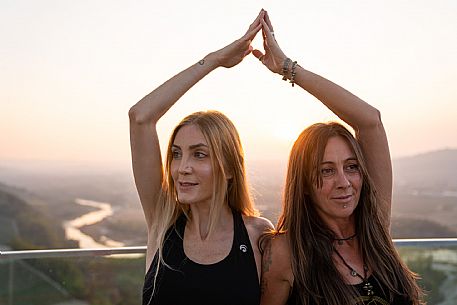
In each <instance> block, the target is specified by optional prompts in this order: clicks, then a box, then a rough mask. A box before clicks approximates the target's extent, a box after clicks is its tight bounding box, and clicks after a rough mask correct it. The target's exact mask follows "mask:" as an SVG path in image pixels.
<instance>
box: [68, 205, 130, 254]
mask: <svg viewBox="0 0 457 305" xmlns="http://www.w3.org/2000/svg"><path fill="white" fill-rule="evenodd" d="M75 202H76V203H77V204H79V205H85V206H91V207H95V208H98V209H99V210H97V211H93V212H89V213H87V214H84V215H82V216H80V217H77V218H75V219H73V220H69V221H66V222H64V229H65V235H66V237H67V239H73V240H77V241H78V242H79V247H80V248H106V247H122V246H124V244H123V243H121V242H118V241H115V240H112V239H109V238H107V237H105V236H103V237H102V240H103V241H102V242H103V243H99V242H96V241H95V240H94V239H93V238H92V237H90V236H89V235H87V234H84V233H83V232H81V230H80V229H81V228H82V227H84V226H87V225H92V224H96V223H98V222H100V221H102V220H103V219H105V218H106V217H109V216H111V215H113V209H112V207H111V205H110V204H109V203H105V202H97V201H93V200H85V199H79V198H78V199H75Z"/></svg>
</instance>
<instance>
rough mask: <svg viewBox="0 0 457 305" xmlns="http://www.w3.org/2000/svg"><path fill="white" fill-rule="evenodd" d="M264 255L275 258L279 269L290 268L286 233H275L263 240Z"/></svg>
mask: <svg viewBox="0 0 457 305" xmlns="http://www.w3.org/2000/svg"><path fill="white" fill-rule="evenodd" d="M264 251H265V252H264V255H265V256H267V257H268V256H269V257H270V258H271V259H274V260H275V264H276V266H277V267H278V268H279V269H283V268H285V269H290V265H291V261H290V244H289V240H288V238H287V235H286V234H284V233H282V234H277V235H274V236H269V237H268V239H266V240H265V249H264Z"/></svg>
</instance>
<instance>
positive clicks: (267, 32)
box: [252, 11, 287, 74]
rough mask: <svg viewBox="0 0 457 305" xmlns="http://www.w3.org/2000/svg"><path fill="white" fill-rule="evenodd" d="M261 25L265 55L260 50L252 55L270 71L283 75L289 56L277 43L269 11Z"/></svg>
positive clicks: (254, 51)
mask: <svg viewBox="0 0 457 305" xmlns="http://www.w3.org/2000/svg"><path fill="white" fill-rule="evenodd" d="M260 23H261V24H262V35H263V48H264V51H265V54H264V53H262V51H260V50H253V51H252V55H254V56H255V57H257V58H258V59H259V60H260V62H262V64H264V65H265V66H266V67H267V68H268V69H269V70H270V71H272V72H274V73H278V74H282V66H283V64H284V60H285V59H286V58H287V56H286V55H285V54H284V52H283V51H282V50H281V48H280V47H279V44H278V42H277V41H276V38H275V36H274V31H273V25H272V24H271V21H270V17H269V16H268V12H267V11H265V15H264V18H263V19H262V20H260Z"/></svg>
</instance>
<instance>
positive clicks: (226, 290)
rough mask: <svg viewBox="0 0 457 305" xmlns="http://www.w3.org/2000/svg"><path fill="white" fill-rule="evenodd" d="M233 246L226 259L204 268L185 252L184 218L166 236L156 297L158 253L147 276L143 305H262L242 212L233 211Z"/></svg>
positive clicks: (252, 253)
mask: <svg viewBox="0 0 457 305" xmlns="http://www.w3.org/2000/svg"><path fill="white" fill-rule="evenodd" d="M233 224H234V225H233V227H234V233H233V243H232V248H231V250H230V253H229V254H228V256H227V257H225V258H224V259H223V260H221V261H219V262H217V263H214V264H210V265H202V264H199V263H196V262H194V261H192V260H190V259H189V258H188V257H187V256H186V255H185V253H184V248H183V237H184V229H185V227H186V217H185V216H184V215H181V217H180V218H179V219H178V221H177V222H176V224H175V225H174V226H172V227H171V228H170V229H169V230H168V231H167V234H166V240H165V243H164V248H163V255H164V260H165V262H166V263H167V264H168V265H169V266H170V267H171V268H172V269H170V268H169V267H167V266H164V265H163V264H161V265H160V269H159V274H158V276H157V283H156V287H155V292H154V295H152V292H153V287H154V276H155V272H156V268H157V267H156V266H157V260H158V254H157V253H156V255H155V256H154V259H153V261H152V264H151V267H150V268H149V270H148V272H147V273H146V276H145V282H144V287H143V305H158V304H160V305H180V304H199V305H205V304H207V305H215V304H218V305H225V304H226V305H234V304H237V305H258V304H259V303H260V286H259V280H258V275H257V268H256V264H255V259H254V252H253V250H252V248H251V243H250V241H249V235H248V232H247V230H246V227H245V226H244V222H243V218H242V216H241V214H240V213H238V212H233Z"/></svg>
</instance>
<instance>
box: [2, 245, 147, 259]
mask: <svg viewBox="0 0 457 305" xmlns="http://www.w3.org/2000/svg"><path fill="white" fill-rule="evenodd" d="M144 253H146V246H138V247H117V248H87V249H81V248H74V249H46V250H20V251H0V260H2V259H27V258H45V257H75V256H78V257H79V256H109V255H116V254H144Z"/></svg>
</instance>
